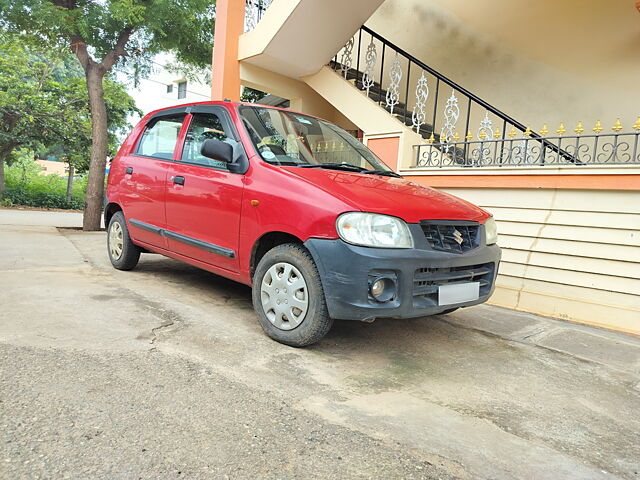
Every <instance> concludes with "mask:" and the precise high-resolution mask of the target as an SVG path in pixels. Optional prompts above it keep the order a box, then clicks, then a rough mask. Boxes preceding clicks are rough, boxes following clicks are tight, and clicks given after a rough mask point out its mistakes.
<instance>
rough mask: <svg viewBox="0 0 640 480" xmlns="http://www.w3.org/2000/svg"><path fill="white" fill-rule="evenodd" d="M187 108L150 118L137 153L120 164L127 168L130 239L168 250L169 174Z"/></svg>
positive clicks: (124, 202)
mask: <svg viewBox="0 0 640 480" xmlns="http://www.w3.org/2000/svg"><path fill="white" fill-rule="evenodd" d="M185 117H186V113H185V112H184V109H171V110H170V111H168V112H167V111H164V112H161V113H160V114H158V115H155V116H153V117H151V118H150V119H149V121H148V122H147V125H146V126H145V129H144V131H143V133H142V135H141V136H140V139H139V140H138V142H137V144H136V147H135V149H134V151H133V152H132V153H131V154H130V155H127V156H126V157H125V158H123V159H122V161H121V162H120V163H119V168H122V169H124V177H123V181H122V186H123V188H122V190H121V191H122V195H121V199H122V208H123V210H124V212H125V215H126V218H127V223H128V226H129V231H130V234H131V237H132V238H133V239H134V240H137V241H138V242H144V243H146V244H149V245H153V246H157V247H161V248H167V241H166V239H165V238H164V237H163V236H162V235H161V230H162V229H164V227H165V226H166V215H165V197H166V192H167V188H166V186H167V174H168V171H169V168H170V166H171V165H172V163H173V158H174V153H175V151H176V149H177V145H178V137H179V134H180V130H181V128H182V123H183V121H184V119H185Z"/></svg>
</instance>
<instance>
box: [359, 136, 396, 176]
mask: <svg viewBox="0 0 640 480" xmlns="http://www.w3.org/2000/svg"><path fill="white" fill-rule="evenodd" d="M367 147H369V149H370V150H371V151H372V152H373V153H375V154H376V155H377V156H378V157H380V159H381V160H382V161H383V162H384V163H386V164H387V165H388V166H389V167H391V168H392V169H393V170H398V149H399V148H400V137H384V138H369V139H368V140H367Z"/></svg>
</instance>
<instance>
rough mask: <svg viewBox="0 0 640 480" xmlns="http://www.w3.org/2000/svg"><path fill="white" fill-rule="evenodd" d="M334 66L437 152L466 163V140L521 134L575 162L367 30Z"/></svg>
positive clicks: (363, 29)
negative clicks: (440, 150)
mask: <svg viewBox="0 0 640 480" xmlns="http://www.w3.org/2000/svg"><path fill="white" fill-rule="evenodd" d="M330 66H331V67H332V68H333V69H334V70H336V71H340V72H341V74H342V75H343V76H344V78H345V79H347V80H352V81H354V83H355V85H356V87H358V88H360V89H361V90H363V91H364V92H365V93H366V95H367V96H369V97H370V98H372V99H373V100H374V101H376V102H379V103H380V104H381V105H382V106H383V107H385V108H386V109H387V110H389V112H390V113H391V114H394V115H396V116H397V118H398V119H400V120H401V121H403V122H404V123H405V124H406V125H407V126H410V127H411V128H412V129H414V130H415V131H416V132H417V133H419V134H421V135H422V137H423V138H425V139H427V140H429V141H431V142H432V144H433V145H434V146H437V147H439V148H444V149H446V151H447V152H448V151H449V150H450V149H451V148H461V149H462V150H460V151H457V152H456V158H459V159H461V160H462V159H466V158H467V157H468V154H469V153H470V152H468V150H467V147H468V145H467V144H466V142H460V143H459V144H458V145H456V147H453V144H454V143H457V142H456V141H457V140H459V139H460V138H466V139H472V138H475V137H478V139H480V138H482V137H483V136H484V137H487V138H493V139H498V140H502V141H504V140H508V137H507V132H510V131H511V132H512V131H516V132H518V131H519V132H521V133H522V134H525V133H526V136H527V138H528V139H529V142H531V143H532V144H533V143H534V142H535V143H537V144H539V148H540V149H541V150H544V151H552V152H554V153H555V154H557V155H560V156H561V157H562V158H563V159H564V160H565V161H567V162H568V163H573V162H574V161H575V159H574V158H573V156H572V155H571V154H570V153H569V152H568V151H566V150H564V149H563V148H562V147H561V146H560V145H556V144H554V143H553V142H552V141H551V139H550V138H546V137H543V136H542V135H540V134H539V133H536V132H534V131H531V130H530V129H529V128H527V126H526V125H524V124H522V123H521V122H519V121H517V120H516V119H514V118H512V117H511V116H509V115H507V114H506V113H504V112H503V111H501V110H499V109H498V108H496V107H495V106H493V105H491V104H490V103H489V102H487V101H485V100H483V99H482V98H480V97H478V96H477V95H474V94H473V93H471V92H470V91H468V90H467V89H465V88H464V87H462V86H460V85H458V84H457V83H456V82H454V81H453V80H451V79H449V78H447V77H446V76H444V75H442V74H441V73H440V72H438V71H437V70H435V69H434V68H432V67H430V66H428V65H426V64H425V63H424V62H422V61H420V60H419V59H417V58H415V57H414V56H412V55H411V54H409V53H408V52H406V51H405V50H403V49H402V48H400V47H398V46H397V45H394V44H393V43H392V42H390V41H389V40H387V39H385V38H384V37H383V36H382V35H380V34H378V33H376V32H374V31H373V30H371V29H370V28H369V27H367V26H366V25H363V26H362V27H361V28H360V29H359V31H358V32H357V33H356V34H355V35H354V36H353V37H352V38H351V39H350V40H349V42H348V43H347V44H346V45H345V46H344V47H343V48H342V49H341V50H340V51H339V52H338V53H337V54H336V56H335V57H334V59H333V61H332V62H331V63H330ZM449 93H450V95H449Z"/></svg>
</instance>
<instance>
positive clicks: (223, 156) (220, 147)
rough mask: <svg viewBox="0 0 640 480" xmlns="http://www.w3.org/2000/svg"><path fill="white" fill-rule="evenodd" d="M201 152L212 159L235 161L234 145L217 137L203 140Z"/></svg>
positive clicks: (227, 161)
mask: <svg viewBox="0 0 640 480" xmlns="http://www.w3.org/2000/svg"><path fill="white" fill-rule="evenodd" d="M200 153H201V154H202V155H203V156H205V157H207V158H211V159H212V160H218V161H220V162H225V163H231V162H233V147H232V146H231V145H229V144H228V143H225V142H222V141H220V140H217V139H215V138H208V139H207V140H205V141H204V142H202V147H200Z"/></svg>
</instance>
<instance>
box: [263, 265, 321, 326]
mask: <svg viewBox="0 0 640 480" xmlns="http://www.w3.org/2000/svg"><path fill="white" fill-rule="evenodd" d="M260 296H261V299H262V308H263V309H264V313H265V315H266V316H267V318H268V319H269V321H270V322H271V323H272V324H273V325H274V326H275V327H276V328H279V329H280V330H293V329H294V328H296V327H297V326H298V325H300V324H301V323H302V321H303V320H304V317H305V315H306V314H307V310H308V308H309V295H308V292H307V284H306V282H305V281H304V278H303V277H302V274H301V273H300V271H299V270H298V269H297V268H296V267H294V266H293V265H291V264H290V263H284V262H281V263H276V264H274V265H272V266H271V268H269V270H267V273H265V275H264V278H263V279H262V285H261V287H260Z"/></svg>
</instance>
